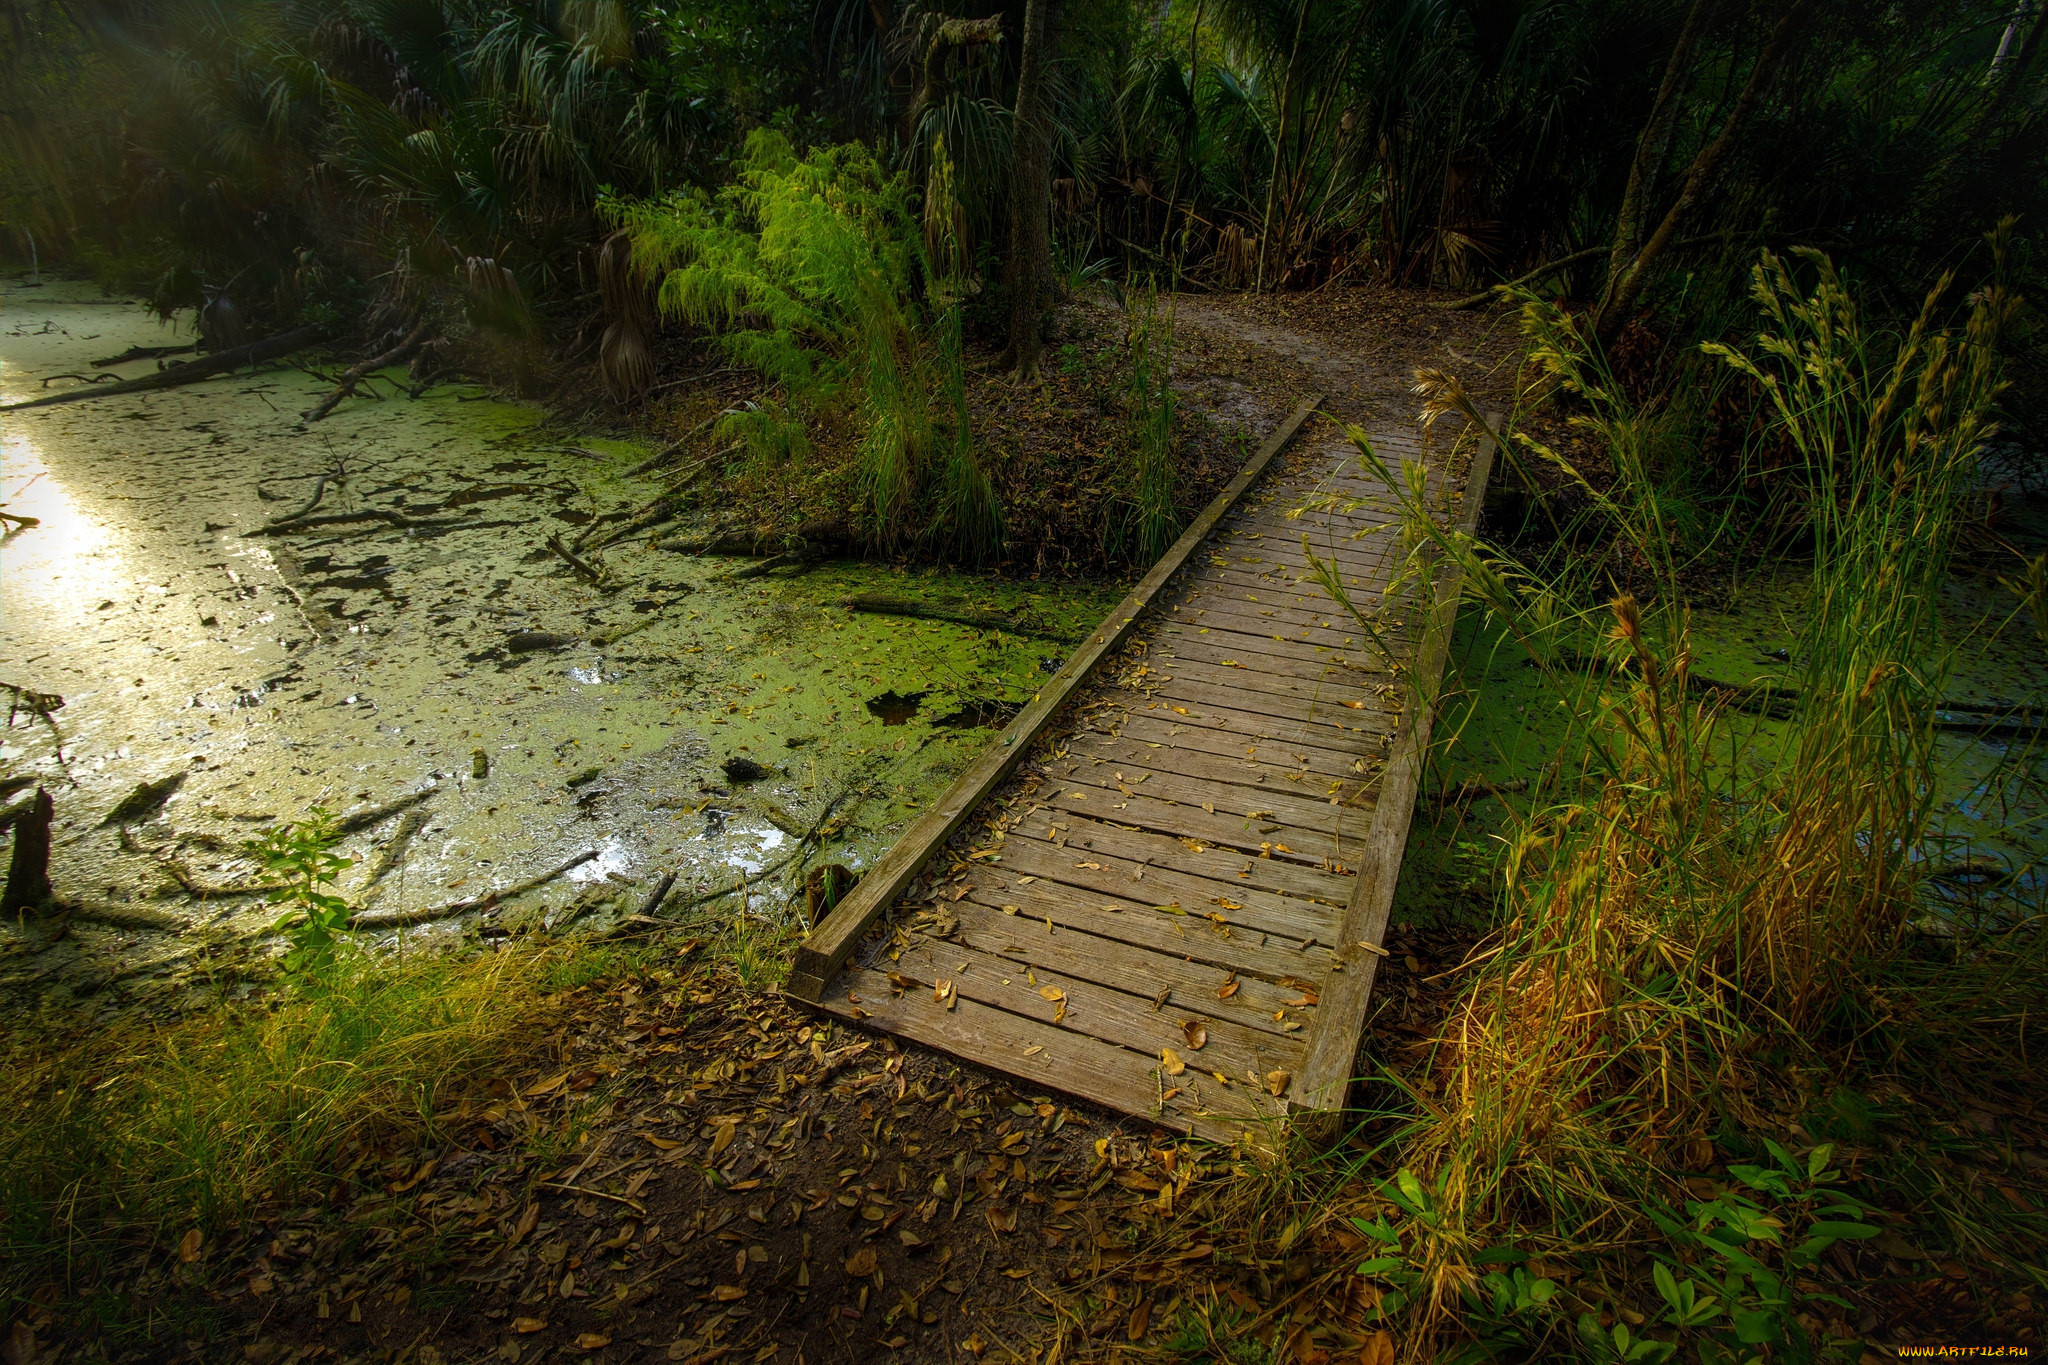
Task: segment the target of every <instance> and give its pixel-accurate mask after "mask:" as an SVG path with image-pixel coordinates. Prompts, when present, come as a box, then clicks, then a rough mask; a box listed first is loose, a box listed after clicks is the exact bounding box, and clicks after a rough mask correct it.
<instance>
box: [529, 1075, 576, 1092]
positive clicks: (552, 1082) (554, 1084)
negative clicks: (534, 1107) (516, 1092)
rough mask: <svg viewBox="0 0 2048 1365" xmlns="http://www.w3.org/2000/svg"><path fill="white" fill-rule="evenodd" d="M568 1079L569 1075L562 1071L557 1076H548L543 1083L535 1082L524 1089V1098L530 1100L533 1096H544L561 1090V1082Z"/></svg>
mask: <svg viewBox="0 0 2048 1365" xmlns="http://www.w3.org/2000/svg"><path fill="white" fill-rule="evenodd" d="M568 1079H569V1073H568V1072H566V1071H564V1072H563V1073H562V1074H561V1075H559V1076H550V1077H548V1078H547V1079H546V1080H544V1081H536V1082H534V1083H533V1084H532V1085H529V1086H528V1087H526V1097H527V1098H528V1099H532V1098H533V1097H534V1096H535V1095H546V1094H550V1093H552V1092H554V1091H556V1090H560V1089H561V1088H562V1084H563V1082H565V1081H567V1080H568Z"/></svg>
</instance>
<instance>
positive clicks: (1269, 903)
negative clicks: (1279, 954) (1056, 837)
mask: <svg viewBox="0 0 2048 1365" xmlns="http://www.w3.org/2000/svg"><path fill="white" fill-rule="evenodd" d="M1041 813H1042V812H1041ZM1033 823H1036V822H1035V821H1034V822H1033ZM1057 823H1058V824H1059V825H1060V826H1061V828H1062V829H1065V830H1067V835H1066V838H1067V842H1066V843H1065V844H1056V843H1053V842H1052V841H1051V840H1049V839H1046V838H1044V837H1043V836H1042V835H1041V834H1040V833H1039V832H1037V831H1030V832H1026V831H1022V830H1015V831H1012V832H1011V834H1010V836H1009V837H1008V838H1007V839H1005V840H1003V853H1002V857H1003V860H1004V862H1005V864H1006V865H1011V864H1012V861H1013V860H1014V866H1016V867H1018V868H1022V867H1024V866H1025V862H1026V860H1027V859H1028V860H1029V861H1030V865H1031V867H1032V868H1033V871H1032V872H1030V873H1026V874H1025V875H1036V876H1040V877H1045V878H1049V879H1051V880H1054V881H1059V882H1064V883H1066V884H1067V885H1068V886H1085V887H1088V888H1089V889H1091V890H1100V891H1102V892H1103V893H1104V894H1105V895H1107V896H1111V897H1115V898H1117V899H1119V900H1121V901H1122V902H1123V903H1124V904H1127V905H1128V904H1139V905H1158V904H1160V903H1162V902H1166V901H1168V900H1169V899H1175V900H1178V901H1179V902H1180V906H1181V908H1182V909H1183V910H1189V911H1193V912H1194V913H1196V914H1202V913H1204V912H1206V911H1207V910H1208V909H1209V907H1210V906H1211V905H1212V904H1214V903H1216V902H1215V901H1214V900H1213V898H1215V897H1219V896H1220V897H1222V898H1224V899H1226V900H1234V901H1242V902H1243V903H1244V906H1245V908H1244V909H1243V910H1233V911H1230V912H1229V915H1230V920H1231V922H1232V923H1233V924H1250V925H1252V926H1253V927H1255V928H1257V929H1259V930H1261V931H1262V932H1267V933H1276V934H1288V935H1291V936H1292V937H1295V938H1308V937H1311V936H1314V937H1317V938H1324V939H1325V941H1326V942H1327V941H1329V940H1328V939H1327V938H1326V935H1327V934H1328V933H1329V929H1330V926H1333V925H1335V924H1336V923H1337V917H1338V913H1339V912H1340V911H1341V910H1342V909H1343V907H1344V905H1345V903H1346V901H1348V900H1349V899H1350V895H1351V877H1350V875H1349V874H1339V873H1335V872H1323V871H1320V870H1318V869H1316V868H1312V867H1304V866H1302V865H1301V864H1299V863H1289V862H1282V861H1277V860H1275V859H1272V858H1260V857H1257V856H1256V855H1248V854H1244V853H1239V852H1237V851H1236V850H1234V849H1225V848H1212V847H1206V846H1205V847H1204V849H1203V851H1202V852H1200V853H1196V852H1194V851H1193V850H1192V849H1190V848H1188V846H1187V845H1185V844H1183V843H1182V842H1181V841H1180V840H1178V839H1176V838H1174V837H1172V836H1171V835H1165V834H1147V833H1145V832H1143V831H1142V830H1127V829H1119V828H1117V827H1116V826H1115V825H1109V824H1104V823H1103V822H1102V821H1100V820H1090V819H1086V818H1084V817H1082V816H1079V815H1073V814H1068V813H1062V814H1060V815H1059V816H1058V818H1057ZM1062 863H1064V864H1065V866H1061V864H1062ZM1088 863H1099V864H1101V866H1099V867H1088V866H1086V864H1088ZM1039 869H1042V870H1039ZM1140 869H1143V870H1144V873H1145V875H1144V876H1143V877H1137V876H1133V875H1132V874H1133V873H1135V872H1137V871H1139V870H1140ZM1240 872H1242V873H1243V875H1241V876H1240V875H1239V873H1240ZM1087 874H1094V875H1092V876H1091V875H1087ZM1119 878H1121V879H1120V880H1119ZM1140 882H1142V883H1143V885H1142V886H1140V885H1138V883H1140ZM1248 891H1252V892H1259V891H1263V892H1267V893H1269V894H1270V895H1271V896H1273V897H1275V898H1277V899H1272V900H1267V899H1261V898H1257V897H1253V896H1247V895H1246V894H1245V893H1246V892H1248Z"/></svg>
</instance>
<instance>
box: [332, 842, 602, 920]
mask: <svg viewBox="0 0 2048 1365" xmlns="http://www.w3.org/2000/svg"><path fill="white" fill-rule="evenodd" d="M596 856H597V850H596V849H594V848H591V849H585V850H584V851H583V852H581V853H579V854H577V855H576V856H575V857H573V858H571V859H569V861H568V862H566V863H563V864H561V865H560V866H559V867H553V868H550V869H548V870H547V871H546V872H543V873H541V874H540V875H538V876H534V877H528V878H527V879H526V880H525V881H523V882H514V883H512V885H510V886H508V887H504V888H503V889H501V890H497V891H486V892H485V893H484V894H483V895H481V896H471V897H470V898H468V899H467V900H459V901H450V902H448V903H447V904H446V905H433V906H428V907H426V908H425V909H422V910H397V911H392V912H390V913H388V914H382V915H371V914H363V913H358V914H355V915H352V916H350V917H349V922H348V927H349V928H351V929H402V928H405V927H407V926H408V925H414V924H426V923H429V922H431V921H433V920H437V919H447V918H449V917H450V916H452V915H466V914H468V913H470V912H471V911H475V910H488V909H490V908H491V907H492V906H494V905H496V904H498V903H499V902H500V901H508V900H511V899H512V898H513V897H514V896H523V895H525V894H526V893H527V892H529V891H532V890H534V889H535V888H537V887H542V886H546V885H547V884H548V883H549V882H551V881H553V880H554V879H555V878H557V877H559V876H561V875H562V874H563V873H565V872H569V871H572V870H574V869H575V868H579V867H581V866H583V864H585V863H587V862H589V861H590V860H591V859H593V858H595V857H596Z"/></svg>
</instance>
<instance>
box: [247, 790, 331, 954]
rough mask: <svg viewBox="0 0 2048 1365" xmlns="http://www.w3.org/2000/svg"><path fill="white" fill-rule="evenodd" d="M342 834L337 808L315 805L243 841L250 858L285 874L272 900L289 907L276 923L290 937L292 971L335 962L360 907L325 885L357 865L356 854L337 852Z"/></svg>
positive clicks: (273, 872)
mask: <svg viewBox="0 0 2048 1365" xmlns="http://www.w3.org/2000/svg"><path fill="white" fill-rule="evenodd" d="M340 838H341V832H340V830H339V829H338V828H337V827H336V821H335V818H334V814H333V812H331V811H329V810H327V809H325V808H324V807H321V806H315V807H313V808H312V809H311V810H310V811H308V812H307V815H306V818H305V819H304V820H301V821H298V822H295V823H293V824H289V825H280V826H278V827H277V828H276V829H273V830H271V831H270V832H269V833H268V834H266V835H264V836H263V837H262V838H261V839H252V840H250V841H249V842H248V843H246V844H244V845H243V849H244V851H245V852H246V853H247V854H248V855H249V857H251V858H253V859H254V860H255V861H256V862H258V863H260V864H261V865H262V866H263V867H264V869H265V870H267V871H269V872H270V873H272V874H273V875H275V876H278V877H281V878H282V879H283V880H282V883H281V884H280V885H279V886H277V887H276V888H275V889H274V890H272V891H271V892H270V894H269V900H270V903H271V904H272V905H285V906H289V907H290V908H289V909H288V910H286V911H285V913H284V914H282V915H280V916H278V918H277V922H276V923H275V924H273V925H272V926H271V928H272V930H273V931H281V932H282V933H284V934H285V935H286V936H287V937H288V938H289V939H290V940H291V947H290V948H289V949H288V950H287V951H286V952H285V955H284V969H285V970H286V971H287V972H291V973H294V974H299V973H307V972H319V971H322V970H324V969H326V968H327V967H329V966H331V965H333V962H334V959H335V956H336V954H337V953H339V952H340V950H341V949H342V947H343V946H344V945H345V944H346V942H347V940H346V939H345V938H344V937H343V934H344V931H346V930H347V928H348V922H349V918H350V916H351V915H353V914H354V913H355V911H354V909H353V907H351V906H350V905H349V903H348V901H346V900H345V899H343V898H342V897H340V896H336V895H333V894H331V893H329V892H328V891H326V890H324V889H323V888H325V887H328V886H331V885H333V883H334V879H335V878H336V877H339V876H340V875H341V874H342V873H343V872H344V871H345V870H347V869H348V868H349V867H352V866H353V865H354V862H355V860H354V859H352V858H344V857H342V856H341V855H340V854H338V853H336V852H334V845H335V844H336V843H337V842H339V840H340Z"/></svg>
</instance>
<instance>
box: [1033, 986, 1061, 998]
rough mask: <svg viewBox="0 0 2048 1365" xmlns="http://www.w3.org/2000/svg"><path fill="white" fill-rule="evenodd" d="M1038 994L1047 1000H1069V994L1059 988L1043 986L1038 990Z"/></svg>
mask: <svg viewBox="0 0 2048 1365" xmlns="http://www.w3.org/2000/svg"><path fill="white" fill-rule="evenodd" d="M1038 993H1039V994H1040V995H1042V996H1044V997H1045V998H1046V999H1047V1000H1064V999H1066V998H1067V993H1066V992H1065V991H1063V990H1061V989H1060V988H1059V987H1058V986H1041V987H1039V988H1038Z"/></svg>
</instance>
